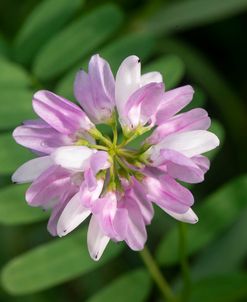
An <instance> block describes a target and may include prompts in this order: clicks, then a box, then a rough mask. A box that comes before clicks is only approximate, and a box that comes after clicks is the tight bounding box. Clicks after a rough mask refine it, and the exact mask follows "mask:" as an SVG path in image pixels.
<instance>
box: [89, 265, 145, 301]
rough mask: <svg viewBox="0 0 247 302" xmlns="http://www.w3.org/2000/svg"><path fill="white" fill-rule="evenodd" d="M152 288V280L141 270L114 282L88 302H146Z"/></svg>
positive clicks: (131, 272)
mask: <svg viewBox="0 0 247 302" xmlns="http://www.w3.org/2000/svg"><path fill="white" fill-rule="evenodd" d="M150 288H151V280H150V277H149V275H148V273H147V272H146V271H145V270H142V269H139V270H134V271H130V272H129V273H127V274H125V275H123V276H121V277H120V278H117V279H116V280H114V281H113V282H112V283H111V284H110V285H109V286H106V287H105V288H104V289H103V290H101V291H99V292H98V293H96V294H95V295H94V296H92V297H91V298H90V299H89V300H87V302H102V301H108V302H115V301H116V298H117V301H118V302H125V301H128V302H144V301H146V299H147V295H148V294H149V291H150Z"/></svg>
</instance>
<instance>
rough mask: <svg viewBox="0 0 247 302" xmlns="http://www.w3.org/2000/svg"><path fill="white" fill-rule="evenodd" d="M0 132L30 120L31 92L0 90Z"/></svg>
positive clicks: (31, 112) (31, 111) (33, 115)
mask: <svg viewBox="0 0 247 302" xmlns="http://www.w3.org/2000/svg"><path fill="white" fill-rule="evenodd" d="M0 100H1V110H0V130H3V129H10V128H14V127H16V126H18V125H20V124H21V123H22V122H23V121H24V120H28V119H32V118H34V117H35V114H34V112H33V110H32V92H31V91H29V90H24V89H15V90H14V89H11V90H10V89H0Z"/></svg>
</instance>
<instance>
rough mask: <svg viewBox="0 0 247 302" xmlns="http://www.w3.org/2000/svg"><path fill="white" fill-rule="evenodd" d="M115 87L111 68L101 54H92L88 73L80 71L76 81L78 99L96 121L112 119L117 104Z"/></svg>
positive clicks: (75, 87) (75, 90)
mask: <svg viewBox="0 0 247 302" xmlns="http://www.w3.org/2000/svg"><path fill="white" fill-rule="evenodd" d="M114 88H115V83H114V77H113V74H112V72H111V68H110V66H109V64H108V63H107V61H106V60H104V59H102V58H101V57H100V56H99V55H94V56H92V58H91V60H90V62H89V67H88V74H86V72H84V71H83V70H81V71H79V72H78V73H77V76H76V79H75V83H74V92H75V96H76V99H77V100H78V101H79V103H80V104H81V106H82V108H83V109H84V110H85V111H86V113H87V114H88V116H89V117H90V119H91V120H92V121H93V122H94V123H102V122H104V121H107V120H109V119H110V117H111V115H112V110H113V108H114V106H115V100H114Z"/></svg>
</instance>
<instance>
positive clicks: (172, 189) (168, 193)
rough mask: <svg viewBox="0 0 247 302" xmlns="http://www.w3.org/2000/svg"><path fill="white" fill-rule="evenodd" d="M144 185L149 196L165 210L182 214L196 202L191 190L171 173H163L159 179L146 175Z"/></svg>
mask: <svg viewBox="0 0 247 302" xmlns="http://www.w3.org/2000/svg"><path fill="white" fill-rule="evenodd" d="M143 185H144V186H145V187H146V189H147V192H148V193H147V198H148V199H149V200H151V201H153V202H154V203H156V204H157V205H158V206H159V207H161V208H162V209H163V210H169V211H172V212H176V213H179V214H182V213H185V212H186V211H187V210H188V209H189V207H191V206H192V205H193V203H194V198H193V195H192V194H191V192H190V191H189V190H188V189H186V188H185V187H183V186H182V185H180V184H179V183H178V182H176V181H175V180H174V179H173V178H172V177H170V176H169V175H163V176H161V177H159V179H158V178H153V177H146V178H145V179H144V181H143Z"/></svg>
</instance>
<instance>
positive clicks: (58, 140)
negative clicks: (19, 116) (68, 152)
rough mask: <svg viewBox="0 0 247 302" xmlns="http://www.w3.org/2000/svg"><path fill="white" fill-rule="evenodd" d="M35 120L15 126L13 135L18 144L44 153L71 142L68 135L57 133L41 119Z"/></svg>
mask: <svg viewBox="0 0 247 302" xmlns="http://www.w3.org/2000/svg"><path fill="white" fill-rule="evenodd" d="M35 122H36V121H33V123H28V124H24V125H23V126H19V127H17V128H15V130H14V132H13V137H14V139H15V141H16V142H17V143H18V144H20V145H22V146H24V147H27V148H29V149H31V150H35V151H39V152H43V153H46V154H49V153H51V152H52V151H54V150H55V149H56V148H58V147H61V146H64V145H69V144H72V139H71V138H69V136H67V135H64V134H62V133H59V132H58V131H57V130H55V129H54V128H52V127H51V126H49V125H48V124H46V123H45V122H43V121H39V120H38V121H37V122H38V123H35Z"/></svg>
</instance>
